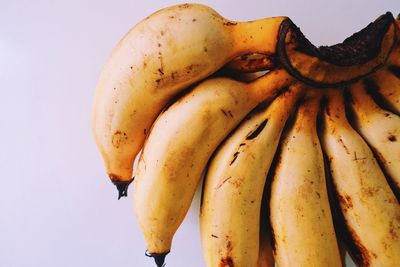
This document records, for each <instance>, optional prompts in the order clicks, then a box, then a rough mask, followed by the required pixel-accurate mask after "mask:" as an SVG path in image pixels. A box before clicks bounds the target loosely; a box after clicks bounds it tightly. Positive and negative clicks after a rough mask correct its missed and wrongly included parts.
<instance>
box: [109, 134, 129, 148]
mask: <svg viewBox="0 0 400 267" xmlns="http://www.w3.org/2000/svg"><path fill="white" fill-rule="evenodd" d="M127 140H128V136H127V134H126V133H125V132H121V131H116V132H115V133H114V134H113V136H112V145H113V146H114V147H115V148H119V147H120V146H121V145H123V144H125V143H126V142H127Z"/></svg>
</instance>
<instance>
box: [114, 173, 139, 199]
mask: <svg viewBox="0 0 400 267" xmlns="http://www.w3.org/2000/svg"><path fill="white" fill-rule="evenodd" d="M134 179H135V177H133V178H132V179H130V180H129V181H112V183H113V184H114V185H115V186H116V187H117V190H118V199H120V198H121V197H126V196H128V187H129V185H130V184H131V183H132V181H133V180H134Z"/></svg>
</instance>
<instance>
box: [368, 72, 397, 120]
mask: <svg viewBox="0 0 400 267" xmlns="http://www.w3.org/2000/svg"><path fill="white" fill-rule="evenodd" d="M371 80H372V81H373V86H374V87H375V88H374V89H376V90H377V91H378V93H379V94H380V95H381V96H382V97H383V98H384V99H385V100H386V102H387V103H388V105H389V106H390V108H391V109H393V110H394V111H396V112H397V114H400V66H398V67H396V66H389V67H385V68H383V69H381V70H379V71H377V72H376V73H374V74H373V75H372V77H371Z"/></svg>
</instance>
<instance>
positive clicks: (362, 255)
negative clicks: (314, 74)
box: [321, 88, 400, 266]
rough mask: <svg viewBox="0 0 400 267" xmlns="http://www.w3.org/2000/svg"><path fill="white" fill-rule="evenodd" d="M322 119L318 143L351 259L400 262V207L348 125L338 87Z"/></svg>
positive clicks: (371, 263) (365, 262) (364, 263)
mask: <svg viewBox="0 0 400 267" xmlns="http://www.w3.org/2000/svg"><path fill="white" fill-rule="evenodd" d="M358 89H360V88H357V90H358ZM357 90H356V88H355V91H357ZM364 93H365V92H362V91H360V94H364ZM364 104H365V105H366V106H368V107H370V108H371V109H373V105H372V106H370V105H368V104H369V103H368V102H367V103H364ZM323 120H324V127H323V131H322V134H321V135H322V136H321V139H322V141H321V142H322V144H323V149H324V152H325V153H326V155H327V158H328V162H329V163H328V164H329V168H330V173H331V177H332V180H333V185H334V186H333V187H334V190H335V193H336V197H337V199H338V202H339V205H340V208H341V213H342V216H343V219H344V223H345V225H346V228H347V231H348V234H349V236H347V241H348V242H347V245H348V248H349V249H350V252H351V254H352V256H353V259H354V260H355V261H356V263H357V265H358V266H398V264H399V263H400V253H399V252H400V205H399V202H398V201H397V199H396V197H395V195H394V194H393V192H392V191H391V189H390V187H389V185H388V183H387V181H386V179H385V176H384V174H383V173H382V171H381V169H380V167H379V165H378V163H377V161H376V160H375V158H374V155H373V153H372V151H371V150H370V149H369V147H368V145H367V144H366V143H365V142H364V140H363V139H362V138H361V136H359V135H358V133H357V132H356V131H355V130H354V129H353V128H352V127H351V125H350V124H349V123H348V121H347V119H346V113H345V109H344V100H343V96H342V92H341V91H332V92H331V93H330V94H329V98H328V104H327V106H326V109H325V111H324V113H323ZM345 240H346V239H345Z"/></svg>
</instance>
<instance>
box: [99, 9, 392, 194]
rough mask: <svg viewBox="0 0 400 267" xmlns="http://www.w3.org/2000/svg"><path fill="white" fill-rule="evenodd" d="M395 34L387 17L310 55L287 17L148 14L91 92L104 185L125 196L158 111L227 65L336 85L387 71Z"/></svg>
mask: <svg viewBox="0 0 400 267" xmlns="http://www.w3.org/2000/svg"><path fill="white" fill-rule="evenodd" d="M396 29H397V28H396V26H395V21H394V19H393V16H392V15H391V14H389V13H388V14H386V15H383V16H381V17H380V18H378V19H377V20H376V21H375V22H374V23H372V24H370V25H369V26H367V28H365V29H364V30H362V31H361V32H360V33H358V34H355V35H353V36H352V37H351V38H349V39H346V41H345V42H344V43H343V44H340V45H335V46H332V47H321V48H316V47H314V46H313V45H312V44H311V43H310V42H309V41H308V40H307V39H306V38H305V37H304V36H303V34H302V33H301V32H300V31H299V29H298V28H297V27H296V26H295V24H294V23H293V22H292V21H290V19H288V18H287V17H275V18H267V19H260V20H256V21H250V22H234V21H230V20H227V19H225V18H223V17H222V16H220V15H219V14H218V13H217V12H215V11H214V10H213V9H211V8H209V7H207V6H204V5H199V4H182V5H176V6H172V7H168V8H165V9H162V10H160V11H158V12H156V13H154V14H152V15H150V16H149V17H147V18H146V19H144V20H143V21H141V22H140V23H138V24H137V25H136V26H135V27H133V28H132V29H131V30H130V31H129V32H128V33H127V34H126V35H125V36H124V37H123V38H122V40H121V41H120V42H119V43H118V44H117V45H116V47H115V48H114V50H113V52H112V54H111V56H110V58H109V60H108V61H107V63H106V65H105V66H104V68H103V71H102V72H101V75H100V78H99V81H98V84H97V88H96V94H95V99H94V105H93V116H92V124H93V125H92V127H93V133H94V137H95V140H96V144H97V146H98V149H99V150H100V152H101V154H102V157H103V159H104V162H105V166H106V170H107V173H108V175H109V177H110V179H111V180H112V181H113V182H114V183H115V184H116V185H117V188H118V190H119V191H120V196H121V195H126V190H127V186H128V184H129V183H130V182H131V177H132V170H133V163H134V159H135V157H136V155H137V154H138V152H139V150H140V149H141V148H142V146H143V143H144V140H145V139H146V136H147V134H148V132H149V129H150V127H151V125H152V123H153V122H154V120H155V119H156V117H157V116H158V114H159V113H160V112H161V110H162V109H163V108H164V107H165V106H166V105H167V104H168V103H169V102H170V101H171V100H172V99H174V97H176V96H177V95H179V94H180V93H182V91H183V90H185V89H186V88H188V87H189V86H190V85H192V84H194V83H196V82H198V81H200V80H201V79H204V78H206V77H208V76H209V75H211V74H213V73H214V72H215V71H217V70H218V69H220V68H221V67H222V66H224V65H225V64H226V63H228V62H230V61H231V60H234V59H236V60H234V61H233V63H232V64H233V66H232V64H231V65H230V67H231V68H233V69H238V70H251V71H254V70H259V69H260V68H269V69H270V68H275V67H276V66H283V67H284V68H285V69H286V70H287V71H288V72H289V73H290V74H291V75H292V76H294V77H296V78H297V79H298V80H301V81H303V82H305V83H308V84H311V85H312V86H316V87H326V86H328V87H331V86H341V85H345V84H348V83H349V82H351V81H354V80H357V79H359V78H360V77H363V76H365V75H369V74H370V73H371V72H373V71H375V70H376V69H377V68H379V67H380V66H382V65H384V64H386V61H387V58H388V57H389V55H390V53H391V52H392V50H393V49H392V48H393V47H394V46H395V43H396V36H397V35H396ZM396 51H397V50H396ZM242 55H250V57H248V58H247V57H244V58H242V57H240V56H242ZM251 55H261V57H256V58H254V57H252V56H251ZM238 57H239V60H237V59H238Z"/></svg>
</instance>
